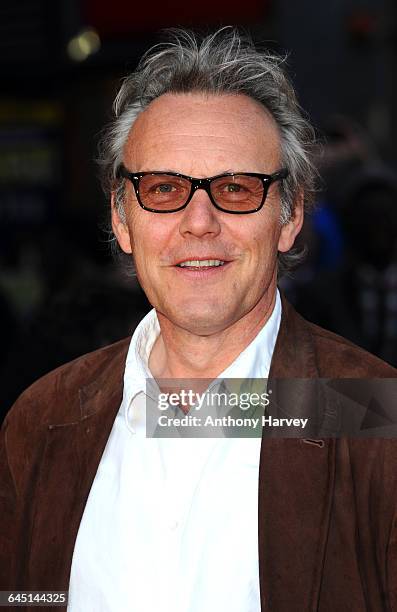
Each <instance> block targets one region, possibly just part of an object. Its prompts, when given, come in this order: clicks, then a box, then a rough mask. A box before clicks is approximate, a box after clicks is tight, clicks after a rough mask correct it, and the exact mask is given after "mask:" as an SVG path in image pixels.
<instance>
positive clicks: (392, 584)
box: [386, 508, 397, 612]
mask: <svg viewBox="0 0 397 612" xmlns="http://www.w3.org/2000/svg"><path fill="white" fill-rule="evenodd" d="M386 571H387V591H388V598H389V605H390V610H391V612H397V508H396V512H395V515H394V519H393V525H392V529H391V533H390V539H389V545H388V549H387V570H386Z"/></svg>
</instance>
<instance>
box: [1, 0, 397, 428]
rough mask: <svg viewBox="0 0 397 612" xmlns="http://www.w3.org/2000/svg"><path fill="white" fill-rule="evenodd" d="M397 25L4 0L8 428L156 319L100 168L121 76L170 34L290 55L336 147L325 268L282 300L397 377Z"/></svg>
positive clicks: (310, 225)
mask: <svg viewBox="0 0 397 612" xmlns="http://www.w3.org/2000/svg"><path fill="white" fill-rule="evenodd" d="M396 19H397V7H396V4H395V2H394V0H329V1H328V2H318V0H300V2H293V1H292V0H290V1H287V0H245V2H243V3H242V2H235V1H234V0H218V1H217V2H212V1H210V0H200V2H198V3H188V2H186V1H184V0H174V1H173V2H170V3H158V4H157V3H156V4H154V3H145V2H143V3H137V2H131V1H128V0H112V2H105V1H101V0H57V2H53V1H52V0H18V2H15V0H2V2H1V6H0V67H1V75H2V78H1V83H0V87H1V91H0V228H1V241H0V310H1V316H0V329H1V339H2V351H1V353H0V375H1V396H0V397H1V404H0V418H2V417H3V416H4V415H5V413H6V411H7V410H8V409H9V407H10V406H11V404H12V403H13V401H14V400H15V399H16V397H17V396H18V395H19V393H20V392H21V391H22V390H23V389H24V388H26V387H27V386H28V385H29V384H30V383H31V382H33V381H34V380H35V379H37V378H38V377H39V376H41V375H42V374H44V373H46V372H48V371H50V370H51V369H53V368H55V367H57V366H58V365H60V364H62V363H65V362H66V361H69V360H71V359H73V358H75V357H77V356H79V355H81V354H83V353H85V352H88V351H91V350H94V349H96V348H99V347H101V346H104V345H106V344H109V343H111V342H114V341H116V340H119V339H121V338H123V337H125V336H127V335H129V334H130V333H131V332H132V331H133V329H134V327H135V325H136V324H137V323H138V322H139V320H140V319H141V318H142V316H143V315H144V313H145V312H147V310H148V309H149V305H148V303H147V302H146V299H145V297H144V295H143V294H142V292H141V290H140V289H139V287H138V285H137V283H136V281H135V279H134V278H133V277H131V276H129V277H128V275H126V274H125V273H122V272H121V271H120V269H119V267H118V266H117V265H116V264H115V263H114V262H113V261H112V258H111V256H110V249H109V241H108V239H109V236H108V235H107V234H106V232H105V231H103V229H102V228H103V227H104V225H105V223H106V220H107V215H108V203H107V202H106V201H105V198H104V196H103V194H102V192H101V190H100V186H99V181H98V178H97V176H98V170H97V167H96V165H95V156H96V144H97V141H98V136H99V133H100V131H101V129H102V128H103V126H104V125H105V124H106V123H107V122H108V121H109V119H110V117H111V104H112V100H113V98H114V95H115V93H116V91H117V87H118V85H119V83H120V79H121V78H122V77H123V76H125V75H126V74H127V73H128V72H129V71H131V70H133V69H134V67H135V66H136V63H137V61H138V59H139V57H140V56H141V55H142V53H143V52H144V51H145V50H146V49H147V48H148V47H150V46H151V45H152V44H154V43H156V42H158V41H159V40H160V36H159V30H161V29H162V28H165V27H169V26H187V27H193V28H196V29H204V30H207V29H214V28H216V27H218V26H221V25H229V24H235V25H241V26H243V27H244V28H245V29H246V30H247V31H249V32H250V33H251V35H252V36H253V38H254V40H256V41H258V42H260V43H266V44H267V46H268V47H269V48H270V49H272V50H273V51H277V52H281V53H284V52H288V53H289V60H288V69H289V72H290V75H291V76H292V79H293V81H294V83H295V86H296V88H297V91H298V94H299V98H300V101H301V104H302V106H303V107H304V108H305V109H306V110H307V111H308V113H309V116H310V117H311V120H312V122H313V123H314V124H315V126H316V128H317V130H318V133H319V136H320V138H321V139H323V140H324V142H325V146H324V148H323V151H322V153H321V154H319V156H318V166H319V169H320V174H321V179H322V180H321V189H320V191H319V193H318V203H317V204H318V205H317V208H316V211H315V213H314V214H312V215H311V216H310V217H309V218H308V219H307V221H306V224H305V228H304V240H305V242H306V243H307V244H308V246H309V254H308V257H307V260H306V263H305V264H304V265H303V266H301V267H300V268H299V269H298V270H297V271H296V272H294V274H293V275H291V276H289V277H287V278H284V279H283V280H282V282H281V285H282V287H283V289H284V291H285V292H286V294H287V296H288V297H289V299H290V300H291V301H292V302H293V303H294V304H295V305H296V307H297V308H298V309H299V311H300V312H301V313H302V314H303V315H304V316H306V317H307V318H308V319H310V320H311V321H314V322H316V323H318V324H320V325H322V326H325V327H327V328H329V329H331V330H333V331H335V332H337V333H339V334H342V335H344V336H345V337H347V338H350V339H351V340H352V341H353V342H355V343H357V344H359V345H360V346H363V347H364V348H366V349H367V350H369V351H371V352H373V353H375V354H377V355H379V356H380V357H382V358H383V359H385V360H387V361H389V362H390V363H392V364H394V365H397V259H396V255H397V252H396V251H397V249H396V245H397V175H396V161H397V159H396V158H397V144H396V143H397V109H396V104H397V84H396V78H395V75H396V73H397V70H396V69H397V27H396Z"/></svg>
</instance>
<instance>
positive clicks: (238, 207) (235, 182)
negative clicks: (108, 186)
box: [117, 165, 288, 215]
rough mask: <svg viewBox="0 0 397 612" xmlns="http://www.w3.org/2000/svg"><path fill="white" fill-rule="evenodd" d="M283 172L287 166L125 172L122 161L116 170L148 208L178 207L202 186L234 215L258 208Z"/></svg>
mask: <svg viewBox="0 0 397 612" xmlns="http://www.w3.org/2000/svg"><path fill="white" fill-rule="evenodd" d="M287 176H288V170H287V168H282V169H281V170H278V171H277V172H274V173H273V174H259V173H257V172H239V173H234V172H226V173H225V174H218V175H216V176H210V177H208V178H193V177H192V176H186V175H185V174H179V173H178V172H157V171H156V172H129V170H127V168H126V167H125V166H123V165H121V166H120V168H119V170H118V172H117V178H126V179H129V180H130V181H131V183H132V184H133V186H134V189H135V194H136V197H137V200H138V203H139V204H140V206H142V208H144V209H145V210H149V211H150V212H154V213H172V212H177V211H178V210H182V209H183V208H185V207H186V206H187V205H188V204H189V202H190V200H191V199H192V197H193V195H194V193H195V192H196V191H197V189H204V191H206V192H207V194H208V197H209V199H210V200H211V202H212V204H213V205H214V206H215V208H217V209H218V210H222V211H223V212H227V213H231V214H237V215H245V214H249V213H254V212H257V211H258V210H260V209H261V208H262V206H263V205H264V203H265V200H266V196H267V192H268V190H269V187H270V185H271V184H272V183H275V182H276V181H282V180H283V179H285V178H286V177H287Z"/></svg>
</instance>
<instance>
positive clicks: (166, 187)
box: [152, 183, 176, 193]
mask: <svg viewBox="0 0 397 612" xmlns="http://www.w3.org/2000/svg"><path fill="white" fill-rule="evenodd" d="M152 191H154V193H171V192H172V191H176V187H175V185H171V183H160V184H159V185H154V186H153V187H152Z"/></svg>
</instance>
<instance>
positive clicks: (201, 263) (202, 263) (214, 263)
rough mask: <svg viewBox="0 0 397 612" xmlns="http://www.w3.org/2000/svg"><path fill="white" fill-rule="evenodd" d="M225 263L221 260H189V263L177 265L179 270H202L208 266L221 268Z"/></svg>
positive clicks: (184, 262)
mask: <svg viewBox="0 0 397 612" xmlns="http://www.w3.org/2000/svg"><path fill="white" fill-rule="evenodd" d="M224 263H225V262H224V261H222V260H221V259H202V260H200V261H199V260H198V259H191V260H189V261H183V262H182V263H180V264H178V265H179V266H180V267H181V268H185V267H187V266H188V267H189V268H203V267H208V266H223V264H224Z"/></svg>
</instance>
